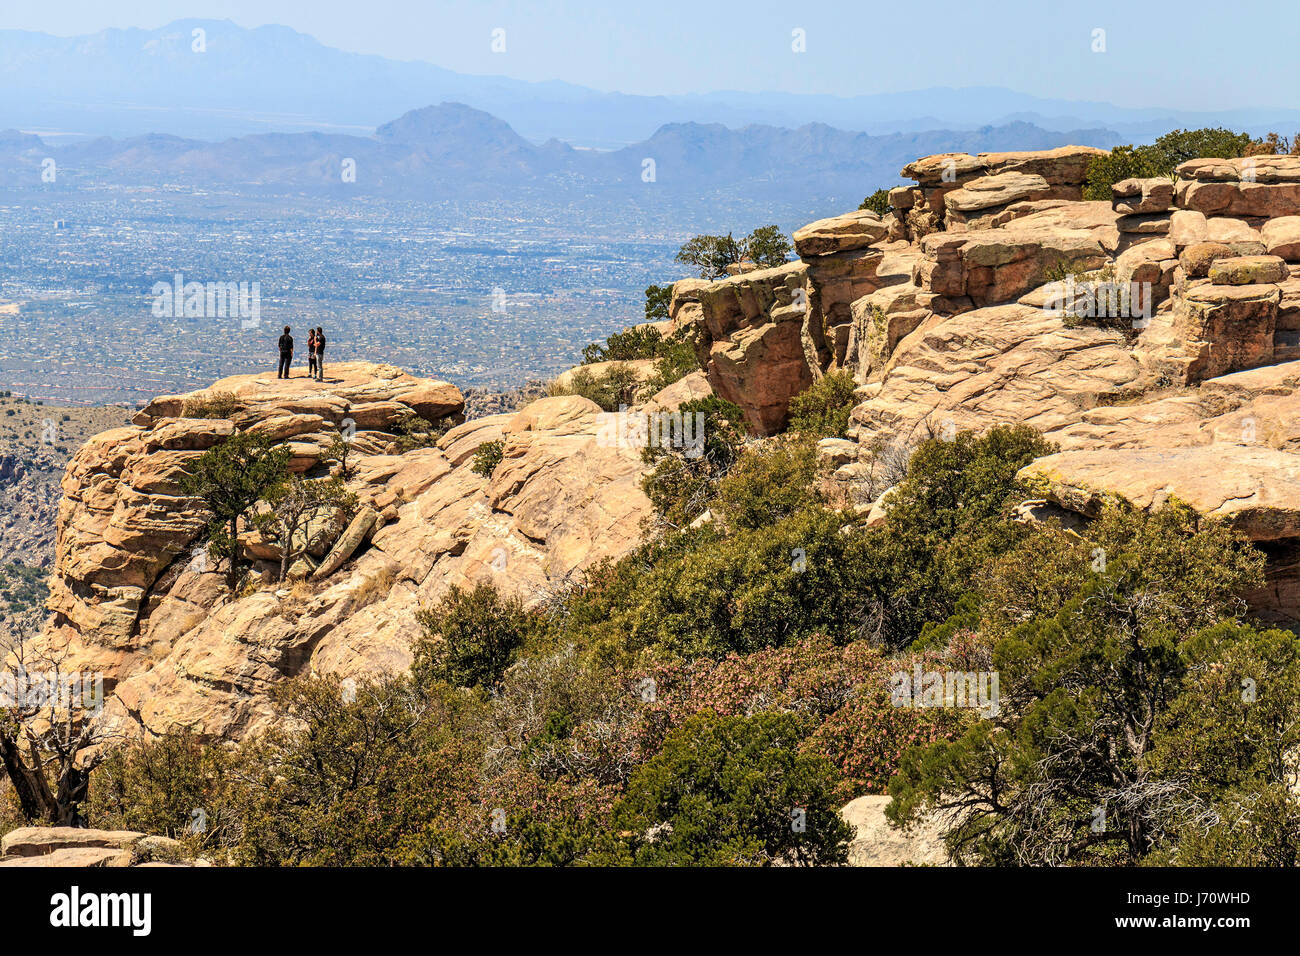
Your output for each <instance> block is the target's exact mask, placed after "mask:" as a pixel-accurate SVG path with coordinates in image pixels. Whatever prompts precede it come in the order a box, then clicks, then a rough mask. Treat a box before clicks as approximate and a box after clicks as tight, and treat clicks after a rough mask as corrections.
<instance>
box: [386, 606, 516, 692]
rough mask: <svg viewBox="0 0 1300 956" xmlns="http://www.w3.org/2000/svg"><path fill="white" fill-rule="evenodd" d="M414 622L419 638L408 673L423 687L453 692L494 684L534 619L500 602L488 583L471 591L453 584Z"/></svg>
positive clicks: (420, 613) (512, 658)
mask: <svg viewBox="0 0 1300 956" xmlns="http://www.w3.org/2000/svg"><path fill="white" fill-rule="evenodd" d="M416 620H417V621H418V622H419V623H420V626H421V627H423V628H424V636H423V637H422V638H421V639H420V640H419V641H417V642H416V645H415V661H414V663H413V664H412V665H411V673H413V674H414V675H415V676H416V677H417V678H418V679H419V680H420V681H422V682H424V683H428V682H430V681H444V682H446V683H448V684H451V685H453V686H455V687H485V688H486V687H491V686H492V685H494V684H496V683H497V682H498V681H500V680H501V675H502V674H503V673H504V672H505V669H506V668H507V667H508V666H510V663H511V662H512V661H513V660H514V659H515V655H516V654H517V653H518V651H519V648H520V647H522V646H523V644H524V641H525V640H526V639H527V638H528V635H529V634H530V633H532V631H533V630H534V628H535V621H534V617H533V615H531V614H530V613H529V612H527V611H525V610H524V608H523V605H522V604H521V603H520V602H519V601H518V600H517V599H507V598H502V597H501V595H500V594H499V593H498V592H497V590H496V588H494V587H492V586H491V585H489V584H479V585H477V586H475V588H474V589H473V590H472V591H463V590H461V589H460V588H459V587H456V586H455V585H453V586H452V588H451V590H450V591H449V592H448V594H447V596H446V597H444V598H443V599H442V600H441V601H440V602H439V603H438V604H437V606H435V607H433V608H430V609H426V610H421V611H420V612H419V613H418V614H417V616H416Z"/></svg>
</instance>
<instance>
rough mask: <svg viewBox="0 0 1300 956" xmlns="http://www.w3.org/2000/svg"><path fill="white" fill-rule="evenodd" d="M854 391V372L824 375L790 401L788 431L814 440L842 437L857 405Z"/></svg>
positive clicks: (855, 385) (855, 386) (855, 384)
mask: <svg viewBox="0 0 1300 956" xmlns="http://www.w3.org/2000/svg"><path fill="white" fill-rule="evenodd" d="M855 388H857V383H856V382H854V381H853V374H852V373H851V372H848V371H839V372H831V373H830V374H828V375H823V376H822V377H821V378H820V379H818V380H817V381H816V382H814V383H813V384H812V385H811V386H809V387H808V388H806V389H804V390H803V391H802V392H800V393H799V394H798V395H796V396H795V397H794V398H792V399H790V417H789V421H788V424H787V426H786V427H787V429H788V430H790V431H793V432H799V433H801V434H803V435H808V436H810V437H812V438H843V437H844V435H845V433H846V432H847V431H848V428H849V415H850V413H851V412H852V411H853V407H854V406H855V405H856V404H857V400H856V399H855V398H854V396H853V390H854V389H855Z"/></svg>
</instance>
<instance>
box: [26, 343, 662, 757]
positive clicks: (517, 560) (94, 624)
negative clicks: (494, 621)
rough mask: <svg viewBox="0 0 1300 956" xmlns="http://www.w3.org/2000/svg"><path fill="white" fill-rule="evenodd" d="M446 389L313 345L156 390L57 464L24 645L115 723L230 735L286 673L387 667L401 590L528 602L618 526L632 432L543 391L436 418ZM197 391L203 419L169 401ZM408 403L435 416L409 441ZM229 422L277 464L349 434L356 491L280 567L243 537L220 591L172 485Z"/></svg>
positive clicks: (311, 461)
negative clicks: (333, 522) (291, 563)
mask: <svg viewBox="0 0 1300 956" xmlns="http://www.w3.org/2000/svg"><path fill="white" fill-rule="evenodd" d="M462 407H463V400H462V398H461V394H460V392H459V390H457V389H456V388H455V386H453V385H450V384H448V383H446V382H437V381H430V380H424V379H419V378H416V377H414V376H411V375H408V374H407V373H405V372H402V371H401V370H399V369H397V368H394V367H392V366H387V365H373V364H370V363H363V362H353V363H340V364H335V365H331V366H330V368H329V374H328V378H327V379H326V381H325V382H321V383H317V382H313V381H312V380H310V379H308V378H295V379H289V380H278V379H276V377H275V376H274V374H272V373H269V372H268V373H265V374H261V375H243V376H236V377H233V378H228V379H223V380H222V381H219V382H216V383H215V384H214V385H212V386H211V387H209V388H207V389H203V390H201V391H198V392H194V393H191V394H189V395H178V396H167V397H163V398H159V399H156V400H155V401H153V402H151V403H150V404H149V405H148V406H147V407H146V408H144V409H143V410H142V411H140V412H139V413H138V414H137V415H136V417H135V420H134V424H133V425H131V426H128V427H125V428H118V429H113V430H111V431H108V432H105V433H103V434H101V435H98V436H97V437H95V438H94V439H92V440H91V441H90V442H88V443H87V444H86V445H85V446H84V447H83V448H82V449H81V450H80V451H79V452H78V453H77V455H76V456H75V457H74V458H73V460H72V462H71V464H70V465H69V468H68V471H67V474H66V476H65V478H64V480H63V490H64V495H65V497H64V501H63V503H62V506H61V509H60V516H59V534H58V544H57V559H56V566H55V570H54V575H53V579H52V587H51V597H50V602H49V607H50V610H51V611H52V612H53V616H52V618H51V619H50V621H49V622H48V623H47V625H46V627H45V629H44V631H43V632H42V633H41V634H40V635H39V636H38V637H35V638H33V639H32V642H31V650H32V652H33V653H32V655H31V656H33V657H39V656H45V655H51V656H53V655H57V656H59V657H60V658H61V659H62V667H63V669H64V670H65V671H81V672H88V673H102V674H103V675H104V687H105V696H106V698H107V700H106V704H105V710H104V715H103V719H105V720H108V721H113V722H116V723H117V724H119V725H123V726H125V728H126V729H127V730H128V731H132V732H137V733H145V734H159V733H163V732H166V731H168V730H171V729H176V728H179V727H182V726H184V727H191V728H193V729H195V730H197V731H198V732H199V733H201V734H202V735H204V736H207V737H221V738H227V739H238V738H241V737H243V736H245V735H247V734H249V733H253V732H256V731H258V730H260V729H262V728H264V727H265V726H266V725H267V722H268V721H269V720H270V719H271V718H272V710H271V706H270V703H269V697H268V694H269V691H270V689H271V688H272V686H273V685H274V684H276V683H277V682H280V681H282V680H284V679H286V678H289V677H293V676H296V675H299V674H325V673H328V674H333V675H336V676H338V677H340V678H344V679H346V678H348V677H353V678H362V677H366V676H373V675H377V674H381V673H385V672H399V671H402V670H404V669H405V668H407V667H408V666H409V665H410V662H411V644H412V639H413V638H415V637H416V636H418V632H419V628H418V625H417V623H416V612H417V610H418V609H419V607H420V606H421V605H427V604H430V603H432V602H434V601H436V600H437V599H438V598H440V597H441V596H442V595H443V594H445V593H446V591H447V590H448V589H449V588H450V587H452V586H453V585H461V586H469V585H472V584H474V583H475V582H479V581H489V582H492V583H494V584H496V585H497V586H498V587H499V588H500V589H501V590H502V591H503V592H505V593H507V594H515V595H519V596H520V597H522V598H523V599H525V600H526V601H530V602H536V601H538V600H542V599H544V597H545V595H546V594H547V592H548V589H550V588H555V587H559V586H561V585H562V582H564V581H565V580H566V578H569V577H571V576H572V575H573V574H575V573H577V572H579V571H581V570H582V569H583V568H585V567H587V566H588V565H590V564H591V563H593V562H595V561H597V560H599V559H601V558H604V557H607V556H611V555H617V554H620V553H621V552H622V551H624V550H626V549H627V548H628V547H630V546H631V545H632V544H633V543H634V542H635V541H636V540H637V537H638V532H639V527H640V522H641V519H642V517H644V516H645V515H646V514H648V512H649V510H650V508H649V502H648V501H647V500H646V498H645V496H644V495H643V494H642V492H641V490H640V478H641V476H642V474H643V471H644V468H645V465H644V464H643V463H642V461H641V457H640V451H639V449H636V448H631V447H623V446H619V445H617V444H614V443H610V442H607V441H602V440H600V436H601V434H602V426H603V425H604V418H603V416H604V413H602V412H601V411H600V409H599V408H598V407H597V406H596V405H595V404H594V403H592V402H590V401H588V400H587V399H585V398H581V397H578V396H564V397H556V398H544V399H540V400H538V401H535V402H533V403H531V404H530V405H528V406H526V407H525V408H524V409H523V410H521V411H520V412H518V413H516V414H509V415H494V416H489V417H486V418H480V419H476V420H473V421H469V422H464V423H462V424H454V423H455V422H457V421H459V420H460V418H461V414H460V413H461V409H462ZM214 408H219V409H220V413H221V417H212V418H200V417H187V416H190V415H193V414H196V410H203V411H205V412H206V413H208V414H215V413H214V412H213V411H212V409H214ZM412 416H416V417H418V419H420V420H423V422H425V423H427V424H425V425H424V426H423V427H424V428H425V429H428V428H431V427H432V426H433V425H434V424H435V423H436V424H438V425H441V426H446V425H452V426H453V427H450V428H449V429H448V430H446V431H445V433H443V434H441V437H439V438H437V441H436V444H435V445H431V446H428V447H413V448H411V447H408V444H409V443H404V442H403V436H404V434H406V433H408V432H410V431H411V430H412V429H411V427H410V421H411V418H412ZM236 429H239V430H250V431H254V432H262V433H265V434H268V435H270V436H271V437H273V438H274V439H275V440H277V441H283V442H287V443H288V446H289V448H290V450H291V452H292V455H293V458H292V461H291V464H290V468H291V469H292V470H295V471H298V472H303V473H308V474H319V473H323V472H324V471H325V470H326V468H327V467H328V463H322V458H323V456H324V455H325V450H326V449H327V448H328V447H329V445H330V443H331V442H332V441H334V439H335V438H336V437H338V436H339V434H340V432H342V431H346V432H347V433H348V434H351V435H352V440H351V452H350V455H349V459H348V467H349V470H350V472H351V476H350V477H349V479H348V481H347V485H348V488H349V490H351V491H352V492H354V493H355V494H356V495H357V497H358V500H359V502H360V508H359V511H358V515H357V517H356V518H355V519H354V520H353V522H352V523H351V524H350V525H348V526H347V527H346V528H341V529H338V530H337V533H336V534H334V535H333V536H331V537H329V538H328V539H327V540H326V541H325V544H324V545H323V546H322V548H321V549H318V550H319V553H318V554H316V555H314V556H312V564H313V565H315V568H314V571H313V572H312V573H310V574H308V575H306V576H305V577H303V578H301V579H299V580H296V581H289V582H279V581H277V580H276V579H275V578H276V573H277V572H276V570H275V569H276V567H277V566H278V554H277V553H276V552H275V551H274V550H272V549H271V547H270V546H269V544H268V543H267V542H264V541H261V540H259V539H258V537H257V536H256V535H255V534H249V535H247V536H243V537H241V543H242V545H243V549H244V552H245V554H246V556H247V557H249V558H250V559H252V561H253V566H254V573H253V579H252V582H251V583H250V584H249V585H248V586H247V587H245V588H244V589H243V590H242V591H241V592H240V593H239V594H238V595H235V596H233V597H232V596H231V595H230V593H229V591H228V590H227V589H226V586H225V582H224V576H223V573H222V570H221V568H219V567H218V566H217V565H216V562H213V561H211V560H209V559H207V558H206V548H205V546H204V545H203V544H202V541H201V540H200V536H201V532H202V529H203V528H204V526H205V524H206V521H207V513H206V511H205V510H204V508H203V506H202V503H201V502H200V501H198V500H196V499H193V498H190V497H187V496H185V495H183V494H182V493H181V490H180V487H179V484H178V483H179V480H180V477H181V475H182V474H183V472H184V469H185V466H186V464H187V462H190V461H192V460H193V459H194V458H196V457H197V456H199V455H201V454H202V453H203V452H204V450H206V449H208V448H210V447H212V446H213V445H215V444H216V443H218V442H219V441H221V440H222V439H223V438H224V437H226V436H228V435H230V434H231V433H233V432H234V431H235V430H236ZM497 440H500V441H501V442H502V443H503V444H502V451H503V459H502V461H501V463H500V464H499V465H498V466H497V467H496V469H495V470H494V472H493V473H492V475H491V476H490V477H486V476H483V475H480V474H477V473H475V472H474V471H473V470H472V465H473V459H474V455H475V452H476V451H477V450H478V448H479V447H480V445H482V444H483V443H485V442H490V441H497ZM403 449H405V450H403ZM344 552H345V553H344ZM317 561H319V564H317V563H316V562H317Z"/></svg>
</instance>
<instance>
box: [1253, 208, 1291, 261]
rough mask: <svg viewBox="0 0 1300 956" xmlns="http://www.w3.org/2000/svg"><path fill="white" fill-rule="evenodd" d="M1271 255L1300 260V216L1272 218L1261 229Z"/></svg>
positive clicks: (1288, 259)
mask: <svg viewBox="0 0 1300 956" xmlns="http://www.w3.org/2000/svg"><path fill="white" fill-rule="evenodd" d="M1260 232H1261V234H1262V236H1263V239H1264V247H1265V248H1266V249H1267V250H1268V254H1269V255H1270V256H1278V257H1279V258H1282V259H1285V260H1286V261H1287V262H1300V216H1282V217H1280V218H1278V219H1270V220H1269V221H1268V222H1266V223H1264V225H1263V226H1262V227H1261V230H1260Z"/></svg>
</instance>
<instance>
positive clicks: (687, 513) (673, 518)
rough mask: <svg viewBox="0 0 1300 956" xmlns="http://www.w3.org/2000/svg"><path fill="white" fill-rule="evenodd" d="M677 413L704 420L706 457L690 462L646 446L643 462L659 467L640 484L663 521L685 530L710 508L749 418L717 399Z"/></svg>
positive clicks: (703, 400) (676, 453)
mask: <svg viewBox="0 0 1300 956" xmlns="http://www.w3.org/2000/svg"><path fill="white" fill-rule="evenodd" d="M678 411H679V412H680V413H681V414H682V416H683V417H684V418H685V417H687V416H691V417H692V420H694V419H693V417H694V416H695V415H697V414H702V415H703V416H704V426H703V431H704V442H703V450H702V453H701V454H699V455H698V456H696V457H687V456H686V455H685V454H684V451H683V450H682V449H669V448H663V447H661V446H654V447H647V448H646V450H645V452H644V453H643V458H644V459H645V461H646V462H647V463H654V465H655V467H654V469H653V470H651V472H650V473H649V474H647V475H646V476H645V477H644V478H643V479H642V480H641V488H642V490H643V491H644V492H645V494H646V497H647V498H649V499H650V503H651V504H652V505H654V508H655V513H656V514H657V515H658V516H659V518H660V519H661V520H662V521H664V522H667V523H668V524H670V525H672V526H673V527H677V528H681V527H685V526H686V525H688V524H690V523H691V522H692V521H694V520H695V519H696V518H698V517H699V516H700V515H701V514H702V513H703V512H704V511H705V510H706V509H707V508H708V506H709V501H710V499H711V498H712V497H713V494H714V489H715V488H716V486H717V483H718V481H719V480H721V479H722V478H723V477H724V476H725V475H726V474H727V472H728V471H730V470H731V466H732V465H733V464H734V463H735V461H736V459H737V457H738V456H739V454H740V449H741V446H742V445H743V443H744V434H745V426H744V422H745V413H744V412H743V411H742V410H741V408H740V406H738V405H736V404H734V403H732V402H728V401H727V400H726V399H723V398H719V397H718V396H716V395H709V396H707V397H705V398H696V399H692V400H691V401H689V402H683V403H682V404H681V406H680V407H679V408H678Z"/></svg>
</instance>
